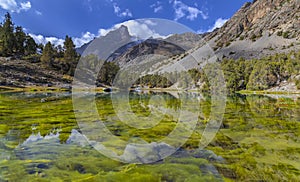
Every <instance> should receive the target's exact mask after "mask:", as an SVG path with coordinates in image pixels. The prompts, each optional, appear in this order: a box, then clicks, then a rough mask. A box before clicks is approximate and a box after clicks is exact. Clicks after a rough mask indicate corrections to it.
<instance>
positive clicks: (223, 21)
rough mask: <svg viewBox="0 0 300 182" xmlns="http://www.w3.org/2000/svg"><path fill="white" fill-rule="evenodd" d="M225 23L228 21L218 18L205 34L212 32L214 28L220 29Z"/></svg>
mask: <svg viewBox="0 0 300 182" xmlns="http://www.w3.org/2000/svg"><path fill="white" fill-rule="evenodd" d="M227 21H228V19H223V18H218V19H217V20H216V22H215V24H214V26H213V27H211V28H210V29H209V30H208V31H207V32H212V31H213V30H214V29H216V28H221V27H222V26H223V25H224V24H225V23H226V22H227Z"/></svg>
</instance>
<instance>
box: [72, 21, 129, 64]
mask: <svg viewBox="0 0 300 182" xmlns="http://www.w3.org/2000/svg"><path fill="white" fill-rule="evenodd" d="M133 39H134V37H132V36H131V35H130V34H129V32H128V28H127V27H126V26H123V25H122V26H121V27H120V28H118V29H116V30H113V31H110V32H109V33H108V34H107V35H105V36H101V37H99V38H96V39H94V40H93V41H91V42H89V43H87V44H85V45H83V46H82V47H80V48H78V49H77V52H78V53H81V55H86V54H91V53H92V54H95V55H98V56H99V58H101V59H103V60H106V59H107V58H108V57H109V56H110V55H111V54H112V53H114V52H115V51H116V50H117V49H118V48H119V47H122V46H124V45H126V44H128V43H130V42H132V41H133Z"/></svg>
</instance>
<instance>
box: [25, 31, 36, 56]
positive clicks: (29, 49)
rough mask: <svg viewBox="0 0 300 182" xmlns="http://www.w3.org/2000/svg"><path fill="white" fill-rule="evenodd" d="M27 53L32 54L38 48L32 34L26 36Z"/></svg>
mask: <svg viewBox="0 0 300 182" xmlns="http://www.w3.org/2000/svg"><path fill="white" fill-rule="evenodd" d="M24 49H25V55H26V56H28V55H31V54H35V53H36V50H37V44H36V43H35V41H34V40H33V38H32V37H30V36H28V35H27V36H26V38H25V47H24Z"/></svg>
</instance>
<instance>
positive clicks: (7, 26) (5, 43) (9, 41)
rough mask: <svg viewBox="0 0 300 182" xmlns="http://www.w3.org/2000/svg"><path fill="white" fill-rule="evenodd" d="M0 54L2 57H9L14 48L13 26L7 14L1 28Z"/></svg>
mask: <svg viewBox="0 0 300 182" xmlns="http://www.w3.org/2000/svg"><path fill="white" fill-rule="evenodd" d="M0 38H1V49H0V51H1V54H2V55H4V56H10V55H12V54H13V49H14V48H15V36H14V25H13V22H12V20H11V16H10V14H9V13H6V14H5V19H4V22H3V26H2V28H1V34H0Z"/></svg>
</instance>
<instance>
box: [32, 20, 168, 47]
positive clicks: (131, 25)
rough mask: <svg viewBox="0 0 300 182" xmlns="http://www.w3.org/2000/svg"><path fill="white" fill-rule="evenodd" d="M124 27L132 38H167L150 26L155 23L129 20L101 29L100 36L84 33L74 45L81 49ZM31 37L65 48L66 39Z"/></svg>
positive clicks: (40, 41) (39, 41)
mask: <svg viewBox="0 0 300 182" xmlns="http://www.w3.org/2000/svg"><path fill="white" fill-rule="evenodd" d="M122 25H124V26H126V27H127V28H128V32H129V34H130V35H131V36H133V37H137V38H138V39H148V38H150V37H152V38H166V36H162V35H160V34H158V33H156V32H155V31H154V30H152V29H151V28H150V27H149V26H155V25H157V24H156V23H155V22H153V21H151V20H145V21H142V20H129V21H126V22H123V23H120V24H116V25H115V26H113V27H112V28H109V29H99V31H98V35H95V34H93V33H90V32H86V33H83V34H82V36H81V37H75V38H72V40H73V42H74V44H75V46H76V47H80V46H82V45H83V44H85V43H88V42H90V41H92V40H93V39H94V38H95V37H100V36H105V35H106V34H107V33H109V32H110V31H112V30H116V29H118V28H120V27H121V26H122ZM29 35H30V36H31V37H32V38H33V39H34V40H35V42H36V43H38V44H44V45H45V44H46V43H47V42H48V41H50V42H51V43H52V44H53V45H55V46H58V45H61V46H63V44H64V39H60V38H57V37H44V36H42V35H35V34H32V33H29Z"/></svg>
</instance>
